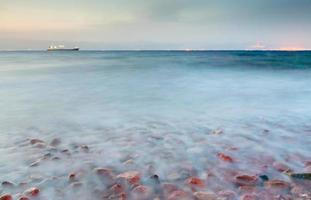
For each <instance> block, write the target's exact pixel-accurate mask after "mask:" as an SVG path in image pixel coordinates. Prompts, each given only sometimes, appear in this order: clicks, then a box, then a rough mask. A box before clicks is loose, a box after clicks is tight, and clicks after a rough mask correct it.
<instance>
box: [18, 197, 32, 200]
mask: <svg viewBox="0 0 311 200" xmlns="http://www.w3.org/2000/svg"><path fill="white" fill-rule="evenodd" d="M18 200H30V199H29V198H28V197H20V198H19V199H18Z"/></svg>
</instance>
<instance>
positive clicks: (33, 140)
mask: <svg viewBox="0 0 311 200" xmlns="http://www.w3.org/2000/svg"><path fill="white" fill-rule="evenodd" d="M30 144H32V145H35V144H45V142H44V141H43V140H39V139H31V140H30Z"/></svg>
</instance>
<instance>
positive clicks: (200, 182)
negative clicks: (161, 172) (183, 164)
mask: <svg viewBox="0 0 311 200" xmlns="http://www.w3.org/2000/svg"><path fill="white" fill-rule="evenodd" d="M186 183H187V184H188V185H190V186H196V187H201V188H202V187H205V181H204V180H202V179H200V178H198V177H191V178H188V179H187V180H186Z"/></svg>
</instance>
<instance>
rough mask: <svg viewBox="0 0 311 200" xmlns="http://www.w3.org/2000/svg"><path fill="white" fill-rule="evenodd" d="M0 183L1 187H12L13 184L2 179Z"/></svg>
mask: <svg viewBox="0 0 311 200" xmlns="http://www.w3.org/2000/svg"><path fill="white" fill-rule="evenodd" d="M1 185H2V187H14V185H15V184H14V183H12V182H9V181H3V182H2V183H1Z"/></svg>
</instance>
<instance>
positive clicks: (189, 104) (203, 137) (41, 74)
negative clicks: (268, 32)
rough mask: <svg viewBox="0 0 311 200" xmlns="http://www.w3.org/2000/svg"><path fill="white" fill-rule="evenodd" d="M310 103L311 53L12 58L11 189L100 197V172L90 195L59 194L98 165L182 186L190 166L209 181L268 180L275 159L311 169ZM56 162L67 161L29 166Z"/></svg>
mask: <svg viewBox="0 0 311 200" xmlns="http://www.w3.org/2000/svg"><path fill="white" fill-rule="evenodd" d="M310 102H311V52H247V51H228V52H226V51H222V52H217V51H216V52H213V51H211V52H182V51H180V52H178V51H132V52H109V51H108V52H106V51H104V52H101V51H98V52H97V51H80V52H0V112H1V114H0V158H1V163H0V181H4V180H8V181H12V182H14V183H20V182H27V183H29V186H31V185H35V186H38V187H41V188H42V191H43V192H42V194H41V195H42V196H41V197H40V198H42V199H62V198H65V199H73V198H78V197H79V199H96V198H95V197H94V196H93V195H94V194H93V192H92V190H90V189H89V187H91V186H92V187H93V186H94V185H98V182H97V181H98V180H97V179H96V177H94V175H92V174H88V173H87V175H85V176H86V177H87V179H86V180H85V179H83V183H85V185H84V186H82V187H83V190H80V192H79V194H77V193H74V192H73V193H71V192H57V191H58V190H62V189H64V188H66V187H69V186H64V184H65V183H64V182H66V179H67V175H68V173H69V172H70V171H74V170H77V169H79V170H81V169H83V170H86V171H87V170H88V167H89V165H90V163H91V164H92V167H110V168H113V169H114V170H115V171H116V173H121V172H124V171H127V170H129V169H131V170H138V171H140V172H141V173H142V174H146V173H147V172H146V171H148V170H149V171H150V169H149V168H152V173H156V174H158V175H159V177H160V180H162V181H164V182H166V181H167V182H173V183H175V184H177V185H179V186H180V187H184V180H183V178H187V175H185V177H182V176H181V177H179V176H180V175H176V171H180V170H179V168H180V167H182V166H191V169H193V171H195V172H194V173H195V174H196V176H198V177H201V178H203V179H205V177H206V173H207V171H209V170H212V171H213V172H214V174H217V175H218V176H219V177H222V174H223V173H224V172H223V170H225V169H229V168H230V169H236V170H244V171H246V172H248V173H254V174H260V173H263V170H262V166H263V165H265V164H267V163H264V162H266V161H265V160H271V159H272V160H273V161H278V162H282V163H285V164H286V165H288V166H289V167H290V168H291V169H293V170H295V171H299V172H300V171H303V170H304V161H307V160H311V158H310V155H311V145H310V144H311V103H310ZM213 130H214V131H213ZM215 130H216V132H217V130H218V132H219V130H221V131H220V132H222V133H221V134H214V133H215ZM33 138H37V139H40V140H44V141H45V142H46V143H48V142H50V141H51V140H52V139H53V138H59V139H60V140H61V144H60V146H59V147H58V148H60V149H62V148H63V149H66V148H68V149H69V150H70V151H72V152H71V157H64V158H63V157H61V156H62V154H61V153H60V152H58V150H55V149H54V150H51V149H49V147H42V148H39V149H38V148H36V147H32V146H31V145H30V144H29V139H33ZM78 145H88V147H89V152H88V153H83V152H82V153H81V152H80V151H78V150H75V148H76V147H77V146H78ZM70 148H71V149H70ZM47 152H49V153H51V152H52V154H53V156H54V154H55V156H56V155H58V157H60V158H61V159H60V160H59V161H57V162H58V163H57V164H55V162H56V161H51V160H48V161H44V162H43V161H42V162H41V163H40V165H39V166H36V167H30V166H29V165H30V164H31V163H32V162H34V161H36V160H37V159H40V158H41V157H42V155H44V154H46V153H47ZM219 152H223V153H226V154H228V155H230V156H231V157H233V158H234V160H235V162H234V163H233V164H227V163H225V162H222V161H220V160H219V159H218V158H217V153H219ZM129 160H130V162H127V161H129ZM267 162H268V161H267ZM147 168H148V170H147ZM174 173H175V174H174ZM264 173H266V174H268V175H269V176H272V177H275V178H279V179H282V180H286V181H289V179H288V177H286V176H285V175H282V174H280V173H278V172H277V171H276V170H274V169H273V168H272V167H271V168H268V169H265V171H264ZM33 176H36V177H35V178H33ZM38 176H39V177H40V178H38ZM51 177H59V179H60V180H61V181H55V180H54V179H51ZM143 177H148V176H147V175H146V176H143ZM38 179H39V180H38ZM146 181H147V180H145V178H142V182H143V183H145V182H146ZM223 182H225V183H223ZM220 185H222V186H223V187H225V188H226V189H228V188H230V189H232V190H235V188H234V186H232V185H231V184H229V183H227V182H226V181H224V180H223V179H222V178H220V180H218V181H215V182H214V183H213V184H212V186H211V187H209V190H215V191H216V190H217V189H214V188H213V187H215V188H219V187H220ZM94 187H95V186H94ZM66 190H67V189H66ZM68 190H70V189H68ZM1 191H3V192H12V193H19V192H21V191H20V189H13V190H10V189H4V188H2V189H1V190H0V193H1ZM75 195H76V196H75ZM92 196H93V197H92ZM91 197H92V198H91Z"/></svg>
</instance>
